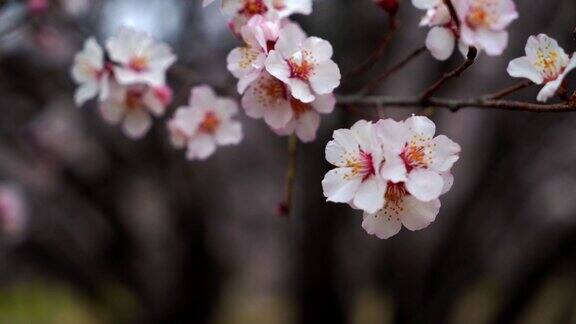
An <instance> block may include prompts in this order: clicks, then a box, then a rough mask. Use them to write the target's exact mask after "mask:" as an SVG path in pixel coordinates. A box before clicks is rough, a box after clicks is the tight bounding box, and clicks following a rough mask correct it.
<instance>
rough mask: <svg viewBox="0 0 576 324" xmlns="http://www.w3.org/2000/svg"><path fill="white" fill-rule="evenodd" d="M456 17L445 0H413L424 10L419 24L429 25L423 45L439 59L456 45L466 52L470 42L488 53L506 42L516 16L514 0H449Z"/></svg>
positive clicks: (495, 52)
mask: <svg viewBox="0 0 576 324" xmlns="http://www.w3.org/2000/svg"><path fill="white" fill-rule="evenodd" d="M451 1H452V4H453V9H454V11H455V17H454V15H453V14H451V13H450V8H449V7H448V6H447V5H446V4H445V2H444V0H412V4H413V5H414V6H415V7H416V8H418V9H421V10H425V11H426V14H425V15H424V17H423V18H422V20H421V21H420V26H427V27H430V28H431V29H430V31H429V33H428V36H427V37H426V47H427V48H428V50H429V51H430V53H431V54H432V56H434V57H435V58H436V59H438V60H446V59H448V58H449V57H450V56H452V53H453V52H454V49H455V48H456V46H458V48H459V50H460V51H461V52H462V53H463V54H464V55H466V53H467V52H468V48H469V47H471V46H473V47H475V48H476V49H478V50H481V51H485V52H486V54H488V55H491V56H497V55H501V54H502V53H503V52H504V50H505V49H506V47H507V46H508V32H507V31H506V28H507V27H508V26H509V25H510V24H511V23H512V22H513V21H514V20H516V19H517V18H518V12H517V11H516V5H515V4H514V1H513V0H451Z"/></svg>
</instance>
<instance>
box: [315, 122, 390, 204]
mask: <svg viewBox="0 0 576 324" xmlns="http://www.w3.org/2000/svg"><path fill="white" fill-rule="evenodd" d="M373 127H374V125H373V124H372V123H371V122H367V121H365V120H360V121H358V122H356V123H355V124H354V125H353V126H352V128H350V129H339V130H336V131H334V135H333V137H334V139H333V140H332V141H330V142H329V143H328V145H327V146H326V160H327V161H328V162H330V163H331V164H332V165H334V166H336V168H335V169H333V170H331V171H329V172H328V173H327V174H326V176H325V177H324V180H322V188H323V190H324V196H325V197H326V198H327V200H328V201H332V202H337V203H348V204H350V205H351V206H353V207H354V208H358V209H362V210H364V211H365V212H367V213H375V212H377V211H378V210H380V209H381V208H382V207H383V206H384V194H385V192H386V182H385V181H384V180H383V178H382V177H381V176H380V172H379V170H380V165H381V163H382V149H381V146H380V145H378V143H377V138H376V137H375V134H374V131H373Z"/></svg>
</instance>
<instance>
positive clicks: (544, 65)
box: [508, 34, 576, 102]
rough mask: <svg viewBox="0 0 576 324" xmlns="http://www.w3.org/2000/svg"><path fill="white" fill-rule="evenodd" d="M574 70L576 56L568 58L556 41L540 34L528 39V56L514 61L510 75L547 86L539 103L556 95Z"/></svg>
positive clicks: (539, 95)
mask: <svg viewBox="0 0 576 324" xmlns="http://www.w3.org/2000/svg"><path fill="white" fill-rule="evenodd" d="M574 68H576V55H574V54H573V55H572V57H570V56H568V54H566V52H564V49H562V47H560V46H559V45H558V42H556V40H554V39H552V38H550V37H548V36H547V35H544V34H540V35H538V36H530V38H528V43H527V44H526V56H523V57H520V58H517V59H514V60H512V61H511V62H510V64H509V65H508V74H510V75H511V76H513V77H517V78H526V79H529V80H531V81H532V82H534V83H536V84H545V85H544V88H542V90H541V91H540V93H539V94H538V101H542V102H546V101H547V100H548V99H550V98H551V97H553V96H554V95H555V94H556V92H557V91H558V89H559V88H560V86H561V85H562V83H563V82H564V78H565V77H566V75H568V73H570V71H572V70H573V69H574Z"/></svg>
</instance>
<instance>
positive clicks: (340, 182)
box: [322, 168, 362, 203]
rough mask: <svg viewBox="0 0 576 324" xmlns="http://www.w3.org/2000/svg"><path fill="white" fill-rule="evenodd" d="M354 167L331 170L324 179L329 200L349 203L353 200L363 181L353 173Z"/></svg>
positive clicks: (324, 186) (323, 187)
mask: <svg viewBox="0 0 576 324" xmlns="http://www.w3.org/2000/svg"><path fill="white" fill-rule="evenodd" d="M352 174H353V173H352V168H337V169H334V170H330V171H329V172H328V173H326V175H325V176H324V179H323V180H322V189H323V191H324V196H325V197H326V200H327V201H332V202H337V203H347V202H349V201H352V199H353V198H354V195H355V194H356V191H357V190H358V188H359V187H360V184H361V183H362V179H361V178H360V177H354V176H353V175H352Z"/></svg>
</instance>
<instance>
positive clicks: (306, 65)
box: [288, 53, 314, 81]
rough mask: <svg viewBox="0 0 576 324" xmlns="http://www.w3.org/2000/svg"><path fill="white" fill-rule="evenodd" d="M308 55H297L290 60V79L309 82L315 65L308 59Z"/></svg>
mask: <svg viewBox="0 0 576 324" xmlns="http://www.w3.org/2000/svg"><path fill="white" fill-rule="evenodd" d="M307 56H309V55H307V54H306V53H302V55H297V56H296V57H293V58H291V59H289V60H288V67H289V68H290V77H291V78H296V79H300V80H304V81H307V80H308V78H310V74H312V70H313V69H314V64H313V63H312V62H310V60H308V59H307Z"/></svg>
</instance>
